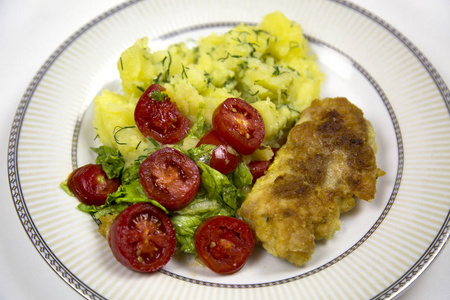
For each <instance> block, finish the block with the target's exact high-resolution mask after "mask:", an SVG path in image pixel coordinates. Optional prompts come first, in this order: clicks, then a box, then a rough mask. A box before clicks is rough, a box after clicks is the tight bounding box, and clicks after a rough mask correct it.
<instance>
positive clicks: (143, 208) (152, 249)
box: [108, 202, 177, 272]
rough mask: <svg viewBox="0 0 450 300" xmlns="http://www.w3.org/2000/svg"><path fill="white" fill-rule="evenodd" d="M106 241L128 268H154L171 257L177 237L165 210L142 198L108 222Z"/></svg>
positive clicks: (146, 269)
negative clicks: (145, 201)
mask: <svg viewBox="0 0 450 300" xmlns="http://www.w3.org/2000/svg"><path fill="white" fill-rule="evenodd" d="M108 243H109V246H110V247H111V251H112V253H113V255H114V257H115V258H116V259H117V260H118V261H119V262H120V263H121V264H123V265H124V266H126V267H127V268H129V269H131V270H133V271H138V272H155V271H157V270H159V269H161V268H163V267H164V266H165V265H166V264H167V263H168V262H169V260H170V259H171V258H172V256H173V254H174V253H175V246H176V243H177V240H176V236H175V229H174V228H173V224H172V222H171V221H170V219H169V217H168V216H167V215H166V213H165V212H164V211H163V210H162V209H160V208H158V207H156V206H154V205H152V204H150V203H143V202H141V203H136V204H133V205H131V206H129V207H128V208H126V209H125V210H123V211H122V212H121V213H120V214H119V215H118V216H117V218H116V219H115V220H114V222H113V223H112V225H111V229H110V231H109V236H108Z"/></svg>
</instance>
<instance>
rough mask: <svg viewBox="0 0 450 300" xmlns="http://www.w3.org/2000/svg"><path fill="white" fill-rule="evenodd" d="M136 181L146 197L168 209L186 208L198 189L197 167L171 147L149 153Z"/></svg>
mask: <svg viewBox="0 0 450 300" xmlns="http://www.w3.org/2000/svg"><path fill="white" fill-rule="evenodd" d="M139 178H140V181H139V182H140V184H141V185H142V187H143V188H144V191H145V193H146V194H147V196H148V197H149V198H150V199H153V200H156V201H158V202H159V203H160V204H161V205H162V206H164V207H165V208H167V209H168V210H177V209H180V208H183V207H185V206H186V205H188V204H189V203H190V202H191V201H192V200H193V199H194V198H195V196H196V195H197V192H198V189H199V188H200V172H199V170H198V167H197V165H196V164H195V163H194V161H193V160H191V159H190V158H189V157H187V156H186V155H185V154H183V153H181V152H180V151H178V150H175V149H174V148H170V147H166V148H162V149H159V150H157V151H155V152H153V153H152V154H150V156H149V157H147V158H146V159H145V160H144V161H143V162H142V163H141V166H140V167H139Z"/></svg>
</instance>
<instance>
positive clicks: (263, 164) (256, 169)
mask: <svg viewBox="0 0 450 300" xmlns="http://www.w3.org/2000/svg"><path fill="white" fill-rule="evenodd" d="M271 164H272V161H270V160H267V161H262V160H258V161H252V162H250V163H249V164H248V169H249V170H250V173H252V175H253V183H255V182H256V179H258V178H260V177H262V176H263V175H264V174H266V171H267V169H269V167H270V165H271Z"/></svg>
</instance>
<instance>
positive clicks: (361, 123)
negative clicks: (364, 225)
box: [238, 98, 384, 266]
mask: <svg viewBox="0 0 450 300" xmlns="http://www.w3.org/2000/svg"><path fill="white" fill-rule="evenodd" d="M375 153H376V143H375V133H374V131H373V128H372V126H371V124H370V123H369V122H368V121H367V120H365V119H364V116H363V113H362V111H361V110H360V109H359V108H357V107H356V106H355V105H353V104H351V103H350V102H349V101H348V100H347V99H346V98H332V99H331V98H328V99H324V100H315V101H314V102H313V103H312V105H311V107H309V108H308V109H306V110H305V111H304V112H303V113H302V116H301V118H300V120H299V123H298V124H297V125H296V126H295V127H294V128H293V129H292V130H291V131H290V133H289V136H288V139H287V142H286V144H285V145H284V146H283V147H282V148H281V149H280V150H279V151H278V152H277V155H276V157H275V160H274V162H273V164H272V165H271V167H270V168H269V170H268V172H267V174H266V175H265V176H263V177H261V178H260V179H258V180H257V182H256V183H255V186H254V187H253V189H252V191H251V192H250V193H249V194H248V196H247V197H246V200H245V201H244V203H243V204H242V207H241V208H240V210H239V212H238V214H239V215H240V216H241V217H242V218H243V219H244V220H245V221H246V222H247V223H248V224H249V225H250V227H251V228H252V229H253V230H254V233H255V235H256V238H257V239H258V240H259V241H260V242H261V243H262V245H263V247H264V248H265V249H266V250H267V251H268V252H269V253H271V254H273V255H275V256H278V257H280V258H283V259H286V260H288V261H289V262H291V263H294V264H296V265H299V266H300V265H303V264H304V263H306V262H307V261H308V260H310V259H311V256H312V254H313V252H314V248H315V240H319V239H322V238H326V239H330V238H331V237H332V235H333V234H334V233H335V232H336V231H337V230H339V229H340V221H339V216H340V213H341V212H346V211H348V210H350V209H351V208H353V206H354V205H355V199H354V196H356V197H357V198H360V199H364V200H368V201H370V200H371V199H373V198H374V197H375V193H376V180H377V178H378V177H379V176H382V175H383V174H384V172H383V171H382V170H380V169H379V168H378V167H377V165H376V159H375Z"/></svg>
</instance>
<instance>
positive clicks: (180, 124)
mask: <svg viewBox="0 0 450 300" xmlns="http://www.w3.org/2000/svg"><path fill="white" fill-rule="evenodd" d="M163 91H165V88H164V87H162V86H161V85H159V84H152V85H151V86H150V87H149V88H148V89H147V90H146V91H145V92H144V93H143V94H142V96H141V98H139V101H138V103H137V104H136V108H135V110H134V121H135V122H136V126H137V127H138V128H139V130H140V131H141V132H142V134H143V135H144V136H145V137H147V138H149V137H151V138H153V139H155V140H156V141H158V142H160V143H163V144H175V143H177V142H179V141H180V140H181V139H182V138H183V137H184V136H185V135H186V134H187V132H188V131H189V127H190V125H191V122H190V121H189V119H188V118H187V117H186V116H184V115H183V114H182V113H181V112H180V111H179V110H178V107H177V105H176V104H175V103H174V102H171V101H170V98H169V97H168V96H167V95H166V94H164V93H162V92H163Z"/></svg>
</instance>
